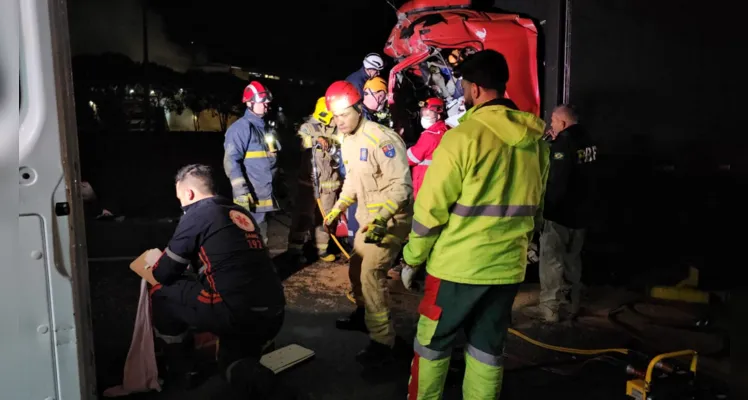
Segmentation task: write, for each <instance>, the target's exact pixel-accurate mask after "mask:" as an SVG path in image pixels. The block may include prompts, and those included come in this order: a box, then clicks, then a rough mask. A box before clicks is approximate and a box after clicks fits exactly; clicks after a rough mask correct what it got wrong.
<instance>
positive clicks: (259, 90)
mask: <svg viewBox="0 0 748 400" xmlns="http://www.w3.org/2000/svg"><path fill="white" fill-rule="evenodd" d="M271 101H273V95H272V94H271V93H270V90H269V89H268V88H266V87H265V85H263V84H262V83H260V82H257V81H252V82H250V83H249V85H247V87H245V88H244V95H243V96H242V103H246V102H250V103H270V102H271Z"/></svg>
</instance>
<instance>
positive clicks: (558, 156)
mask: <svg viewBox="0 0 748 400" xmlns="http://www.w3.org/2000/svg"><path fill="white" fill-rule="evenodd" d="M553 159H554V160H563V159H564V153H561V152H556V153H553Z"/></svg>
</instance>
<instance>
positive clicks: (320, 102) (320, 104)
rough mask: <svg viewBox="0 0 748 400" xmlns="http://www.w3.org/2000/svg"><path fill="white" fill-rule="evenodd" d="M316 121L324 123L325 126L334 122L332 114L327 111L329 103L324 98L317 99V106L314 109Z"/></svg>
mask: <svg viewBox="0 0 748 400" xmlns="http://www.w3.org/2000/svg"><path fill="white" fill-rule="evenodd" d="M313 116H314V119H316V120H317V121H319V122H322V123H323V124H325V125H330V121H332V113H331V112H330V110H328V109H327V102H326V101H325V98H324V97H320V98H319V99H317V105H316V106H315V107H314V114H313Z"/></svg>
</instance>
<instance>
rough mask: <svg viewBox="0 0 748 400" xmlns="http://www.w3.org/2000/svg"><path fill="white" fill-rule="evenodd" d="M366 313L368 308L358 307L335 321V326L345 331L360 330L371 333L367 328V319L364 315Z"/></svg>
mask: <svg viewBox="0 0 748 400" xmlns="http://www.w3.org/2000/svg"><path fill="white" fill-rule="evenodd" d="M365 315H366V309H365V308H363V307H357V308H356V309H355V310H354V311H353V312H352V313H351V314H350V315H349V316H347V317H342V318H338V320H337V321H335V327H336V328H338V329H342V330H345V331H360V332H364V333H369V330H368V329H367V328H366V321H365V320H364V316H365Z"/></svg>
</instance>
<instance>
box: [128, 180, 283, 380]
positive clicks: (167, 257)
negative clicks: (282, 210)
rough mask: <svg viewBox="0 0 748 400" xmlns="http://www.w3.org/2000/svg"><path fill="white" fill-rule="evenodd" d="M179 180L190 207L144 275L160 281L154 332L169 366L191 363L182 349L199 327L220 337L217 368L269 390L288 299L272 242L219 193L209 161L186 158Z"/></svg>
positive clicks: (153, 299) (178, 189) (181, 196)
mask: <svg viewBox="0 0 748 400" xmlns="http://www.w3.org/2000/svg"><path fill="white" fill-rule="evenodd" d="M175 181H176V195H177V198H178V199H179V202H180V203H181V205H182V209H183V210H184V215H183V216H182V218H181V219H180V221H179V224H178V225H177V228H176V231H175V232H174V235H173V236H172V238H171V240H170V241H169V244H168V246H167V247H166V249H165V250H164V252H163V253H162V255H161V257H160V258H159V260H158V262H157V263H155V265H154V266H153V267H152V268H150V269H148V270H146V271H144V272H143V274H144V275H141V276H142V277H143V278H145V279H146V280H147V281H150V282H152V283H154V285H153V286H152V287H151V288H150V291H149V292H150V295H151V302H152V303H151V306H152V310H153V322H154V326H155V330H156V333H155V334H156V338H157V339H158V340H157V343H158V344H159V345H160V346H161V347H165V350H164V353H165V355H166V356H167V357H168V358H169V360H167V363H168V364H167V365H169V366H170V367H171V368H170V374H171V372H174V371H178V370H179V369H180V368H182V369H183V368H187V366H186V365H185V364H189V362H188V361H187V360H189V358H190V357H189V355H188V354H186V353H184V352H185V351H187V349H188V348H192V349H193V350H194V346H191V343H190V338H191V336H190V335H189V332H188V328H190V327H193V328H195V329H196V330H197V331H199V332H211V333H213V334H215V335H217V336H218V337H219V339H220V346H219V351H218V363H219V369H220V371H221V373H222V375H223V377H224V378H226V379H227V380H228V381H229V382H230V383H231V384H232V386H235V387H238V388H240V389H242V390H248V391H251V390H265V389H262V388H261V386H262V385H263V384H265V383H267V382H266V381H267V380H268V379H272V377H273V373H272V371H270V370H268V369H266V368H264V367H262V366H261V365H260V363H259V359H260V355H261V352H262V349H263V347H264V346H265V345H266V344H267V343H268V341H271V340H272V339H273V338H274V337H275V335H276V334H277V333H278V332H279V330H280V328H281V325H282V324H283V318H284V308H285V304H286V301H285V297H284V294H283V287H282V286H281V281H280V278H279V277H278V274H277V273H276V270H275V267H274V265H273V262H272V260H271V258H270V254H269V252H268V249H267V247H266V246H265V244H264V242H263V240H262V237H261V236H260V233H259V231H258V230H257V224H256V222H255V220H254V218H253V217H252V216H251V215H250V214H249V213H248V212H247V210H246V209H245V208H244V207H240V206H237V205H235V204H233V203H232V202H231V201H230V200H227V199H224V198H221V197H219V196H217V195H216V191H215V183H214V181H213V178H212V171H211V169H210V167H208V166H204V165H188V166H186V167H183V168H182V169H181V170H180V171H179V172H178V173H177V176H176V179H175ZM188 270H189V271H190V273H191V274H190V275H187V274H185V271H188ZM139 274H140V273H139Z"/></svg>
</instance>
